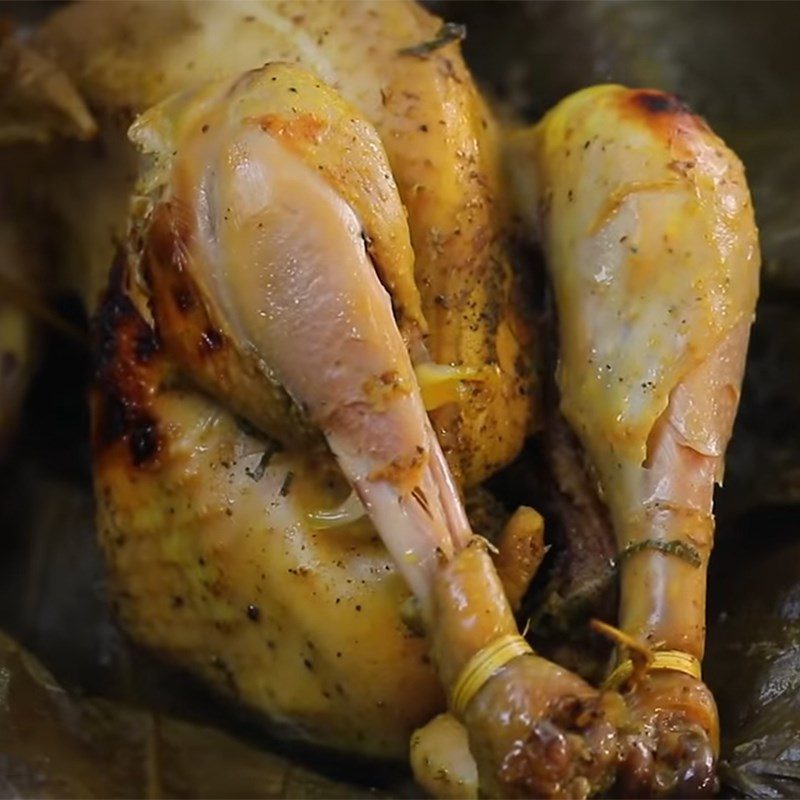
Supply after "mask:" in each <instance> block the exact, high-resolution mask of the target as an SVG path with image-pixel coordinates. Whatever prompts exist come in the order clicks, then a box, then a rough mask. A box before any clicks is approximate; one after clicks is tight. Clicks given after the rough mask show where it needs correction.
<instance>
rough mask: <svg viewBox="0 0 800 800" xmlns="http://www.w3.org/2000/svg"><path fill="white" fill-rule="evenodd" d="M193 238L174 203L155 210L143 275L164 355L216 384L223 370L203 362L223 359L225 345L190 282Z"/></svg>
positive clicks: (185, 218) (187, 221)
mask: <svg viewBox="0 0 800 800" xmlns="http://www.w3.org/2000/svg"><path fill="white" fill-rule="evenodd" d="M193 237H194V229H193V226H192V222H191V220H190V219H189V215H188V214H187V213H186V211H185V210H184V209H183V207H182V206H181V204H180V203H179V202H178V201H177V200H176V199H174V198H173V199H171V200H170V201H168V202H164V203H161V204H159V205H158V206H157V207H156V209H155V211H154V212H153V219H152V222H151V223H150V227H149V230H148V234H147V244H146V247H145V251H144V260H143V266H144V275H145V278H146V280H147V282H148V284H149V286H150V290H151V292H152V295H151V301H152V308H153V315H154V316H155V319H156V322H157V324H158V328H159V330H160V331H162V336H163V339H164V344H165V346H166V347H167V349H168V350H169V351H170V353H171V354H173V355H174V356H175V357H176V358H177V359H178V361H180V362H181V363H182V364H184V365H185V366H186V367H187V368H188V369H189V371H190V372H192V373H194V374H196V373H197V372H200V373H204V374H209V375H214V376H216V377H217V379H219V378H221V370H222V369H223V368H222V365H221V364H218V365H216V366H215V365H214V364H211V363H208V362H209V359H212V360H213V357H214V356H217V355H221V354H222V353H223V351H224V350H225V349H226V345H227V339H226V337H225V335H224V333H223V332H222V331H221V330H220V328H219V326H218V325H216V324H214V321H213V319H212V314H211V313H210V311H209V309H208V307H207V305H206V303H205V302H204V301H203V297H202V294H201V292H200V290H199V288H198V287H197V285H196V283H195V281H194V278H193V277H192V270H191V265H190V259H191V258H192V257H193V256H192V248H193V245H192V242H193ZM222 374H224V373H222Z"/></svg>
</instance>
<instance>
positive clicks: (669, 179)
mask: <svg viewBox="0 0 800 800" xmlns="http://www.w3.org/2000/svg"><path fill="white" fill-rule="evenodd" d="M511 150H512V152H513V153H514V156H512V158H514V157H518V158H519V159H521V160H522V161H524V162H526V163H527V164H528V168H529V169H528V173H527V174H528V176H529V177H531V178H532V180H531V181H530V182H528V183H525V182H524V181H523V182H520V183H519V184H518V189H519V193H518V194H519V198H520V202H521V207H522V208H523V213H527V218H528V220H529V223H530V224H531V225H532V226H533V228H534V229H535V230H536V232H537V234H538V236H539V238H540V239H541V242H542V245H543V247H544V252H545V257H546V259H547V262H548V270H549V272H550V276H551V280H552V283H553V287H554V294H555V299H556V305H557V308H558V315H559V320H558V322H559V347H560V353H559V357H560V361H559V367H558V371H557V379H558V385H559V389H560V398H561V411H562V413H563V415H564V417H565V418H566V419H567V421H568V422H569V424H570V425H571V426H572V428H573V430H574V431H575V433H576V435H577V436H578V438H579V439H580V441H581V443H582V445H583V446H584V447H585V448H586V451H587V454H588V456H589V458H590V460H591V462H592V465H593V467H594V469H595V470H596V473H597V476H598V478H599V483H600V486H601V489H602V492H603V498H604V500H605V502H606V503H607V505H608V508H609V511H610V514H611V518H612V522H613V525H614V530H615V533H616V538H617V547H618V551H619V557H618V558H619V566H620V571H621V601H620V626H621V628H622V630H623V631H624V632H625V633H627V634H628V635H630V636H631V637H633V638H634V639H636V640H638V641H639V642H641V643H642V644H644V645H645V646H648V647H651V648H653V649H656V650H659V649H667V650H670V649H672V650H679V651H682V652H685V653H689V654H691V655H693V656H695V657H697V658H698V659H700V658H702V655H703V644H704V638H705V619H704V617H705V578H706V567H707V562H708V558H709V555H710V552H711V547H712V543H713V528H714V523H713V516H712V513H711V510H712V494H713V485H714V481H715V480H719V479H720V478H721V475H722V468H723V459H724V453H725V447H726V445H727V442H728V439H729V437H730V432H731V427H732V424H733V418H734V416H735V412H736V407H737V404H738V398H739V388H740V385H741V378H742V372H743V369H744V358H745V353H746V349H747V340H748V334H749V328H750V323H751V321H752V316H753V310H754V306H755V299H756V295H757V286H758V267H759V256H758V241H757V233H756V228H755V224H754V221H753V211H752V205H751V202H750V197H749V194H748V191H747V184H746V181H745V178H744V173H743V169H742V166H741V164H740V163H739V161H738V159H737V158H736V156H735V155H734V154H733V153H731V152H730V151H729V150H728V149H727V148H726V147H725V145H724V143H723V142H722V141H721V140H720V139H718V138H717V137H716V136H714V134H713V133H712V132H711V131H710V129H709V128H708V126H707V125H706V123H705V122H704V121H703V120H701V119H700V118H698V117H696V116H694V115H693V114H692V113H691V111H690V110H689V109H688V108H687V107H686V106H685V105H684V104H683V103H681V102H680V101H679V100H677V99H676V98H674V97H671V96H669V95H666V94H663V93H661V92H657V91H654V90H628V89H625V88H623V87H617V86H606V87H597V88H594V89H589V90H585V91H583V92H580V93H578V94H576V95H574V96H572V97H571V98H568V99H567V100H565V101H564V102H563V103H561V104H560V105H559V106H557V107H556V108H555V109H554V110H553V111H551V112H550V113H549V114H548V115H547V116H546V117H545V119H544V120H543V121H542V122H541V123H540V124H539V125H538V126H537V127H536V128H535V129H533V130H532V131H529V132H526V133H522V134H518V135H515V137H512V145H511ZM523 172H525V171H524V170H519V169H517V174H521V173H523ZM628 690H629V695H628V699H629V705H630V708H631V710H632V712H633V713H634V716H635V718H637V719H638V720H639V724H638V729H637V730H636V731H634V732H633V733H632V734H631V735H630V736H628V737H627V738H626V747H627V754H626V755H625V756H624V758H623V768H622V770H621V772H620V783H619V784H618V789H619V790H620V791H622V792H626V793H630V794H633V795H650V794H652V795H669V794H674V795H677V796H687V795H708V794H712V793H713V792H714V791H715V787H716V779H715V776H714V766H713V765H714V759H715V754H716V750H717V746H718V722H717V716H716V709H715V706H714V702H713V698H712V697H711V695H710V693H709V691H708V689H707V688H706V687H705V686H704V684H702V682H700V681H697V680H696V679H695V678H693V677H690V676H689V675H685V674H683V673H681V672H677V671H660V672H657V673H653V674H650V675H648V676H647V677H646V678H644V679H636V680H634V681H633V682H632V683H630V684H629V686H628Z"/></svg>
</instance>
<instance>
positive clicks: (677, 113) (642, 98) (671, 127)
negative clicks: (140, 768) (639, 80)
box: [620, 89, 709, 157]
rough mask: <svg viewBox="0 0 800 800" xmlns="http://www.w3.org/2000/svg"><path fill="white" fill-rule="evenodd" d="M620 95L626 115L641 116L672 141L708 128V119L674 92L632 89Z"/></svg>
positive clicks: (667, 140) (638, 118) (623, 111)
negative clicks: (698, 113) (697, 112)
mask: <svg viewBox="0 0 800 800" xmlns="http://www.w3.org/2000/svg"><path fill="white" fill-rule="evenodd" d="M620 97H621V103H622V109H621V111H622V115H623V117H625V118H632V119H636V120H638V121H639V122H640V123H641V124H643V125H645V126H646V127H647V128H649V129H650V130H651V131H652V132H653V133H654V134H656V135H657V136H658V137H659V138H661V139H663V140H664V141H666V142H668V143H669V144H670V145H678V143H679V142H680V140H681V138H682V137H685V136H687V135H691V134H693V133H697V132H701V131H702V132H708V131H709V127H708V125H707V124H706V121H705V120H704V119H703V118H702V117H700V116H698V115H697V114H695V113H694V112H693V111H692V109H691V108H690V107H689V106H688V105H687V104H686V103H685V102H684V101H683V100H681V99H680V98H679V97H676V96H675V95H673V94H668V93H667V92H661V91H659V90H658V89H631V90H629V91H626V92H623V93H622V94H621V96H620ZM674 155H676V157H678V156H679V155H680V154H679V153H675V154H674Z"/></svg>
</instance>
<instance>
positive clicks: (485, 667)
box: [450, 633, 533, 718]
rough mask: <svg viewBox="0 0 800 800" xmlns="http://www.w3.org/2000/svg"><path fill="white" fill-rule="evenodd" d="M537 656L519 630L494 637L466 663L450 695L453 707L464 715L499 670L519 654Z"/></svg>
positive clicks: (460, 714)
mask: <svg viewBox="0 0 800 800" xmlns="http://www.w3.org/2000/svg"><path fill="white" fill-rule="evenodd" d="M525 655H533V648H532V647H531V646H530V645H529V644H528V643H527V642H526V641H525V639H523V638H522V636H520V635H519V634H518V633H512V634H507V635H506V636H500V637H498V638H497V639H494V640H492V641H491V642H489V644H487V645H486V647H483V648H481V649H480V650H478V652H477V653H475V655H474V656H472V658H470V660H469V661H467V663H466V664H465V665H464V668H463V669H462V670H461V672H460V674H459V676H458V678H457V680H456V682H455V684H454V685H453V691H452V692H451V694H450V710H451V711H452V712H453V713H454V714H455V715H456V716H457V717H462V718H463V716H464V714H465V712H466V710H467V708H468V706H469V704H470V703H471V702H472V700H473V698H474V697H475V695H476V694H477V693H478V692H479V691H480V689H481V688H482V687H483V686H484V684H485V683H486V682H487V681H488V680H489V678H491V677H492V676H493V675H494V674H495V673H496V672H498V670H500V669H502V668H503V667H504V666H505V665H506V664H508V663H509V662H510V661H513V660H514V659H515V658H518V657H519V656H525Z"/></svg>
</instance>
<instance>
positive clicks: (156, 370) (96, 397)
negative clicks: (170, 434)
mask: <svg viewBox="0 0 800 800" xmlns="http://www.w3.org/2000/svg"><path fill="white" fill-rule="evenodd" d="M123 258H124V257H123V256H122V255H120V257H119V258H118V259H117V262H116V263H115V264H114V266H113V267H112V269H111V275H110V280H109V286H108V289H107V290H106V293H105V295H104V296H103V299H102V301H101V303H100V307H99V309H98V312H97V315H96V317H95V319H94V321H93V340H94V341H93V346H94V357H95V371H94V383H93V386H92V411H93V414H92V446H93V448H94V450H95V454H96V456H100V455H101V454H105V453H108V452H109V451H111V450H114V451H115V452H119V448H120V447H121V448H123V452H127V457H128V458H129V459H130V461H131V463H132V464H133V465H134V466H136V467H144V466H147V465H151V464H153V463H154V462H156V461H157V458H158V455H159V453H160V451H161V444H162V443H161V435H160V432H159V426H158V420H157V419H156V417H155V416H154V414H153V413H152V410H151V399H152V397H153V395H154V393H155V389H156V387H157V385H158V383H159V381H160V376H161V373H162V370H163V358H162V357H161V345H160V342H159V341H158V337H157V335H156V333H155V331H153V329H152V328H151V327H150V326H149V325H148V324H147V322H146V321H145V320H144V319H143V318H142V316H141V315H140V314H139V312H138V311H137V309H136V307H135V306H134V304H133V303H132V302H131V299H130V297H129V296H128V294H127V292H126V291H125V286H124V282H125V281H124V265H123V263H122V262H123Z"/></svg>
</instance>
